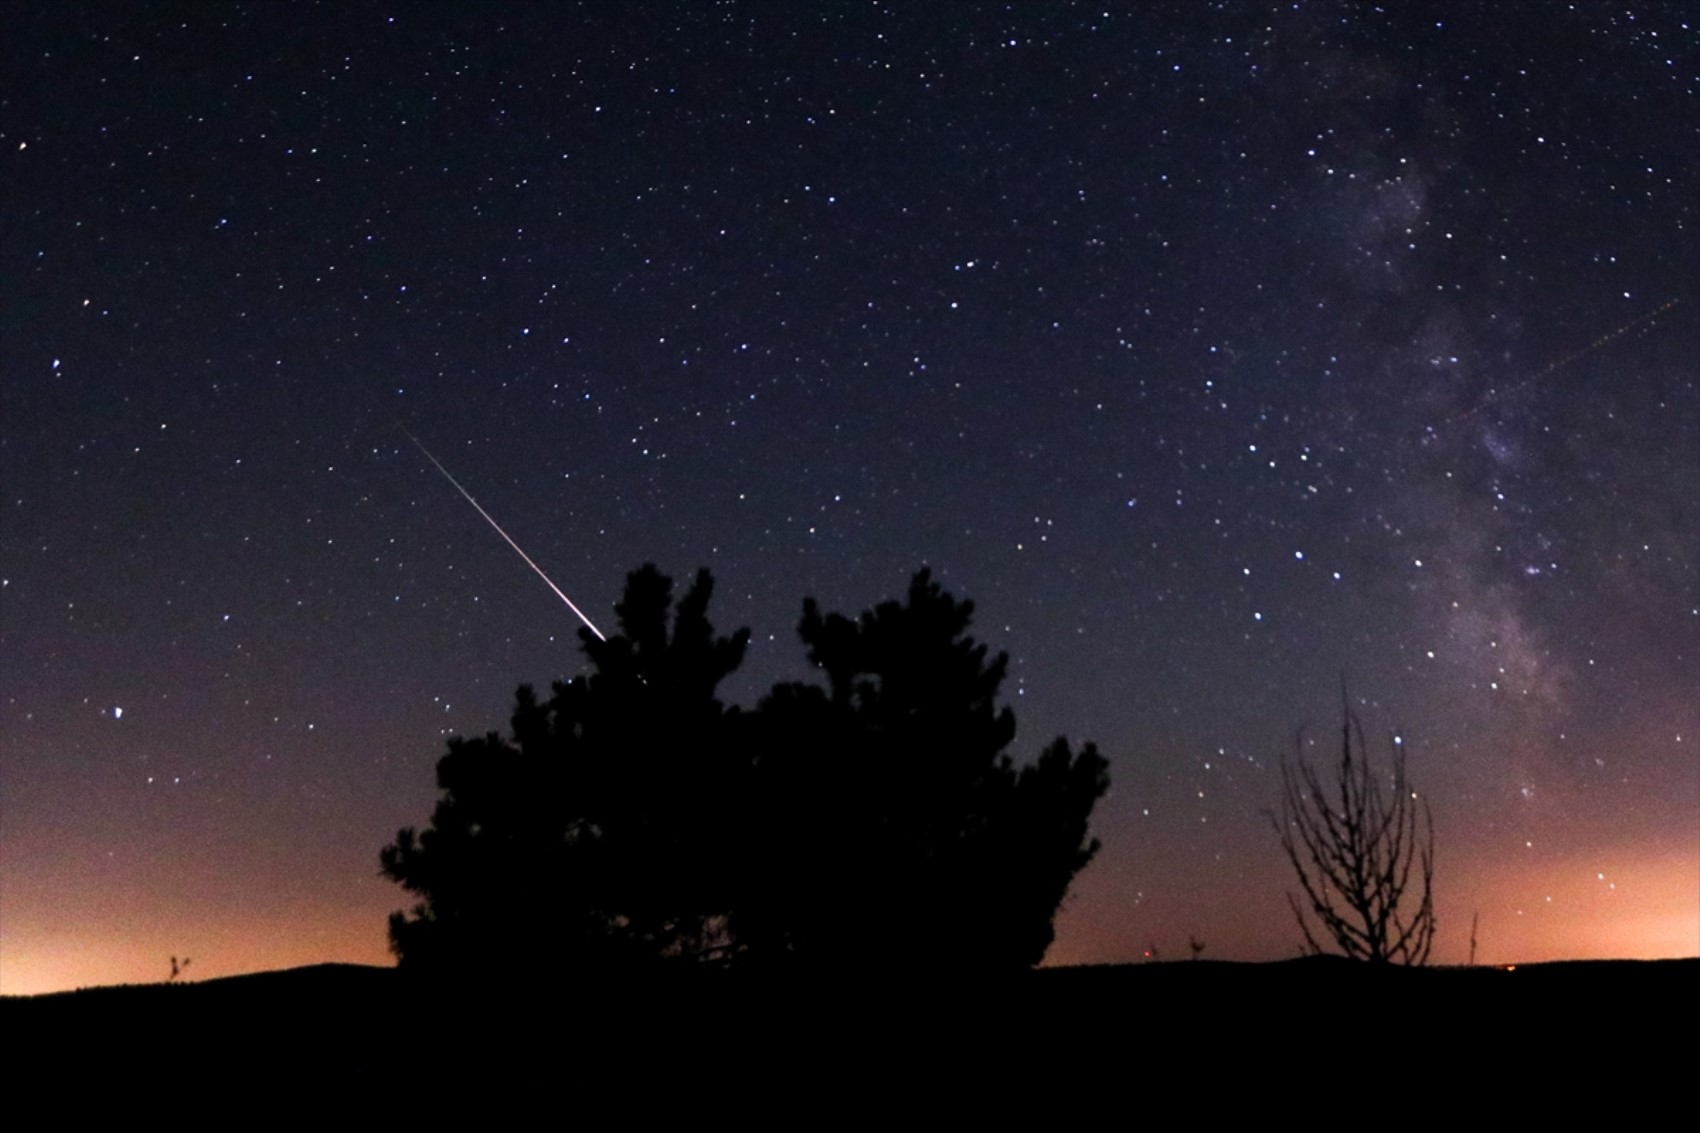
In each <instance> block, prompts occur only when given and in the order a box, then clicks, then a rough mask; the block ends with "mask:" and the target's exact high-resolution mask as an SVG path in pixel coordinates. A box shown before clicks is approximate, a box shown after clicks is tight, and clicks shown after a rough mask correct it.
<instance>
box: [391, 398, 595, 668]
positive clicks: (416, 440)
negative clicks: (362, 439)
mask: <svg viewBox="0 0 1700 1133" xmlns="http://www.w3.org/2000/svg"><path fill="white" fill-rule="evenodd" d="M395 427H396V428H398V429H400V430H401V431H402V432H403V433H406V434H407V439H408V440H410V441H412V442H413V444H414V446H415V447H416V448H418V449H419V451H420V452H422V453H424V454H425V459H426V460H429V461H430V462H431V463H432V464H434V465H436V466H437V471H438V472H441V473H442V474H443V479H445V480H447V481H448V482H449V483H451V484H453V485H454V486H455V491H457V492H459V493H460V494H461V495H463V496H465V497H466V502H467V503H469V504H471V505H472V506H473V507H474V508H477V509H478V514H479V515H481V516H483V517H484V522H485V523H488V524H489V525H490V526H491V527H493V528H495V529H496V534H498V535H500V536H501V537H502V538H503V539H505V540H506V541H507V544H508V546H510V547H512V548H513V549H514V554H516V555H518V556H519V557H520V558H522V559H524V560H525V565H526V566H528V567H530V568H531V569H532V570H534V571H536V572H537V577H538V578H541V579H542V580H543V581H544V582H546V583H548V585H549V589H551V590H553V591H554V592H555V597H557V598H559V599H560V600H561V601H563V602H565V603H566V604H567V609H569V610H571V611H572V612H573V613H575V614H577V615H578V620H579V621H581V622H583V623H584V625H585V628H586V629H588V630H590V632H591V633H594V634H595V635H596V636H597V637H598V638H600V639H601V640H603V641H607V640H608V637H607V635H606V634H604V633H603V632H602V631H601V630H599V629H597V628H596V623H595V622H593V621H591V620H590V619H589V618H587V617H585V616H584V611H583V610H581V609H579V608H578V607H577V606H575V605H573V600H572V599H571V598H568V597H567V595H566V591H564V590H562V589H561V588H560V587H559V586H556V585H555V580H554V579H552V578H550V577H549V576H548V575H546V574H544V573H543V568H542V567H540V566H538V565H537V564H536V563H534V562H532V561H531V556H530V555H528V554H526V553H525V552H524V551H522V550H520V549H519V544H518V543H516V542H514V540H513V536H511V535H509V534H508V533H507V532H506V531H503V530H502V525H501V524H499V523H497V522H496V521H495V520H494V519H492V518H490V513H489V512H487V511H485V510H484V508H483V507H482V506H481V505H480V504H479V502H478V501H477V500H475V499H473V498H472V493H471V492H469V491H467V490H466V489H465V488H463V487H461V486H460V481H459V480H456V479H455V478H454V477H453V476H451V475H449V470H448V469H447V468H444V467H443V462H442V461H440V460H438V459H437V458H436V457H434V456H432V455H431V450H430V449H428V448H426V447H425V445H424V443H423V442H421V441H420V439H419V438H418V437H416V436H414V435H413V434H412V433H409V432H408V431H407V426H406V425H403V424H402V423H401V422H400V421H397V422H396V423H395Z"/></svg>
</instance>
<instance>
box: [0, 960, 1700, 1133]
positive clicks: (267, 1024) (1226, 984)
mask: <svg viewBox="0 0 1700 1133" xmlns="http://www.w3.org/2000/svg"><path fill="white" fill-rule="evenodd" d="M1697 992H1700V960H1672V961H1649V962H1583V963H1566V964H1539V965H1529V966H1522V967H1518V968H1517V969H1515V970H1509V971H1508V970H1503V969H1448V968H1437V969H1426V970H1418V971H1408V970H1394V971H1372V970H1369V969H1367V968H1364V967H1361V966H1358V965H1354V964H1350V963H1346V962H1343V961H1330V960H1300V961H1291V962H1287V963H1279V964H1232V963H1218V962H1210V961H1199V962H1180V963H1165V964H1145V965H1131V966H1116V967H1092V968H1062V969H1046V970H1041V971H1035V972H1027V973H1022V974H1020V976H1019V977H1017V978H1006V979H1000V980H988V979H979V980H951V979H946V978H927V979H911V980H902V981H898V980H893V979H890V978H884V979H881V980H877V981H876V980H870V979H863V980H857V979H855V978H848V977H847V978H838V979H831V980H824V979H800V978H796V977H791V976H788V977H779V976H773V975H769V976H765V977H757V976H753V975H740V974H737V973H729V972H714V973H708V972H703V973H691V974H684V975H680V976H677V977H674V978H668V979H662V980H657V979H647V980H624V981H611V980H604V981H600V982H585V983H571V982H567V983H559V984H554V985H549V986H544V985H539V984H537V983H535V982H528V981H520V980H517V979H512V978H510V979H501V978H496V977H492V978H489V979H485V980H480V981H479V982H478V983H476V984H474V985H472V986H461V987H456V988H448V987H442V986H437V985H429V984H421V983H418V982H415V981H412V980H409V979H408V978H407V977H405V976H404V975H402V974H401V973H399V972H397V971H395V970H393V969H384V968H367V967H357V966H350V965H334V964H331V965H322V966H318V967H311V968H299V969H295V970H292V971H284V972H269V973H262V974H258V975H251V976H239V977H234V978H230V979H220V980H209V981H206V982H204V983H190V984H177V985H163V984H158V985H147V986H127V987H111V988H94V989H90V990H85V991H76V992H66V993H61V994H56V995H47V996H37V997H31V998H19V997H11V998H0V1040H3V1042H4V1047H5V1054H4V1060H3V1065H4V1067H5V1077H6V1079H7V1081H8V1082H9V1083H11V1086H10V1088H9V1089H8V1090H7V1093H8V1094H9V1095H10V1096H11V1097H12V1098H13V1099H18V1098H25V1097H30V1096H32V1095H33V1096H41V1097H51V1098H57V1099H61V1100H62V1101H64V1102H67V1103H69V1104H71V1105H72V1106H73V1108H74V1107H75V1106H77V1105H83V1106H88V1105H94V1106H97V1107H98V1106H103V1105H105V1104H108V1103H115V1104H119V1106H120V1108H124V1107H128V1106H130V1105H131V1104H132V1103H134V1104H136V1105H139V1106H141V1107H142V1108H143V1109H146V1108H148V1107H149V1106H151V1105H154V1104H157V1103H159V1102H160V1101H161V1100H163V1099H176V1100H175V1103H174V1104H176V1105H179V1106H182V1105H185V1104H187V1105H191V1106H192V1105H193V1104H194V1103H196V1102H201V1101H212V1100H214V1099H220V1098H222V1099H226V1100H227V1101H229V1102H231V1103H234V1104H239V1105H244V1106H246V1105H250V1104H252V1103H253V1102H254V1101H256V1100H257V1099H267V1098H269V1099H272V1100H273V1101H275V1102H276V1103H277V1104H280V1105H284V1106H293V1105H296V1104H306V1105H323V1106H329V1107H331V1108H332V1109H340V1108H341V1107H343V1106H346V1105H353V1104H359V1105H364V1104H369V1103H373V1102H376V1103H379V1104H384V1105H388V1104H391V1103H394V1104H397V1105H401V1106H404V1107H406V1106H413V1105H417V1104H420V1103H421V1102H422V1101H424V1102H426V1103H428V1104H429V1105H430V1106H432V1107H434V1109H435V1110H436V1111H438V1115H439V1116H446V1115H447V1114H449V1113H450V1112H452V1113H454V1114H457V1115H460V1116H469V1115H470V1116H475V1117H476V1116H486V1117H494V1116H497V1115H500V1114H502V1113H504V1112H507V1111H509V1110H511V1111H512V1113H511V1114H510V1115H511V1116H521V1115H522V1114H523V1113H524V1111H526V1110H527V1109H530V1108H533V1107H535V1106H537V1105H539V1104H548V1105H550V1106H551V1107H556V1106H562V1105H564V1106H567V1107H568V1108H569V1109H571V1108H572V1107H573V1106H577V1105H581V1104H582V1105H591V1104H592V1103H593V1100H594V1104H596V1105H598V1106H602V1105H612V1106H614V1107H616V1108H617V1109H621V1110H623V1111H625V1112H628V1113H631V1112H637V1111H643V1110H648V1109H652V1108H654V1107H658V1106H659V1107H668V1108H671V1107H685V1108H687V1109H696V1108H698V1107H702V1108H703V1111H704V1112H705V1113H706V1112H709V1111H713V1112H720V1113H722V1114H741V1115H743V1118H744V1119H747V1120H750V1121H754V1120H756V1115H757V1114H760V1113H771V1114H773V1115H774V1116H782V1117H789V1118H793V1119H803V1118H809V1117H814V1116H819V1117H827V1116H828V1115H829V1114H830V1113H831V1112H833V1111H834V1110H835V1108H844V1107H848V1108H851V1109H858V1108H864V1107H868V1108H885V1107H900V1108H906V1109H911V1110H914V1109H916V1108H917V1107H919V1109H921V1110H925V1111H927V1112H931V1113H934V1114H935V1115H938V1116H942V1115H944V1114H946V1113H969V1112H977V1113H980V1114H988V1113H989V1114H992V1115H996V1114H997V1113H998V1111H999V1110H1000V1109H1001V1108H1003V1107H1004V1106H1006V1105H1007V1106H1016V1105H1024V1104H1031V1103H1034V1102H1037V1103H1038V1104H1039V1105H1040V1106H1041V1107H1042V1108H1048V1109H1050V1110H1052V1111H1053V1112H1057V1113H1061V1112H1084V1109H1086V1108H1091V1107H1092V1106H1096V1105H1098V1104H1100V1103H1101V1102H1103V1103H1107V1104H1109V1105H1111V1106H1115V1107H1118V1108H1120V1107H1126V1106H1143V1105H1146V1104H1158V1103H1160V1104H1161V1105H1163V1106H1167V1107H1173V1106H1176V1105H1179V1106H1181V1107H1182V1109H1181V1110H1180V1111H1178V1112H1177V1111H1172V1110H1171V1112H1176V1117H1177V1118H1179V1117H1180V1116H1181V1114H1183V1113H1184V1114H1190V1115H1191V1116H1192V1117H1193V1118H1197V1119H1199V1120H1204V1119H1207V1118H1208V1117H1209V1116H1210V1115H1211V1114H1224V1115H1225V1114H1233V1113H1238V1114H1248V1115H1256V1114H1260V1113H1261V1114H1267V1115H1269V1116H1270V1117H1271V1118H1274V1117H1277V1116H1281V1115H1285V1116H1288V1117H1291V1116H1296V1115H1300V1114H1304V1113H1307V1112H1308V1113H1310V1114H1311V1115H1312V1116H1313V1117H1314V1118H1316V1119H1317V1120H1318V1121H1321V1120H1322V1118H1323V1117H1324V1115H1325V1114H1326V1113H1327V1112H1329V1109H1328V1107H1330V1106H1333V1105H1336V1104H1338V1103H1339V1102H1341V1101H1342V1100H1343V1099H1351V1098H1358V1099H1362V1100H1365V1101H1368V1102H1370V1103H1372V1104H1373V1108H1374V1111H1375V1112H1377V1113H1379V1114H1380V1115H1381V1117H1383V1118H1395V1117H1398V1116H1399V1115H1404V1116H1406V1117H1409V1118H1411V1119H1413V1120H1422V1121H1424V1122H1428V1121H1435V1120H1442V1119H1445V1118H1446V1115H1445V1114H1443V1113H1440V1112H1438V1111H1437V1110H1435V1108H1434V1107H1435V1106H1436V1104H1437V1099H1440V1098H1450V1099H1451V1100H1452V1101H1453V1102H1455V1103H1456V1104H1458V1105H1460V1106H1463V1107H1464V1108H1463V1109H1460V1110H1458V1111H1457V1112H1455V1113H1454V1114H1453V1116H1454V1117H1461V1116H1464V1115H1465V1114H1466V1113H1467V1112H1469V1111H1470V1107H1472V1106H1474V1107H1477V1110H1478V1111H1477V1112H1475V1113H1474V1117H1475V1118H1476V1119H1478V1120H1490V1119H1492V1118H1493V1117H1494V1116H1495V1115H1499V1114H1502V1115H1503V1116H1505V1117H1506V1118H1507V1119H1509V1118H1511V1117H1512V1116H1513V1115H1514V1114H1516V1115H1521V1116H1522V1117H1525V1118H1526V1117H1528V1116H1529V1115H1531V1114H1533V1113H1545V1114H1555V1115H1563V1114H1566V1113H1570V1114H1572V1115H1578V1114H1580V1113H1582V1112H1597V1113H1599V1114H1601V1115H1602V1116H1610V1115H1614V1114H1615V1120H1617V1121H1622V1120H1623V1119H1625V1118H1628V1117H1630V1116H1631V1115H1633V1114H1635V1113H1639V1112H1642V1107H1643V1106H1644V1105H1653V1106H1658V1105H1664V1104H1680V1105H1682V1106H1684V1107H1685V1108H1686V1107H1687V1106H1689V1105H1690V1104H1691V1102H1692V1097H1693V1088H1694V1080H1695V1075H1696V1070H1695V1067H1696V1064H1697V1058H1700V1041H1697V1038H1696V1034H1697V1031H1696V1008H1697V1007H1700V995H1697V994H1696V993H1697ZM1017 1099H1021V1100H1020V1101H1018V1100H1017ZM1684 1099H1686V1100H1684ZM1319 1107H1320V1108H1319ZM1481 1107H1486V1108H1485V1109H1482V1108H1481ZM1575 1107H1581V1108H1580V1109H1576V1108H1575ZM138 1112H139V1111H138ZM1366 1116H1367V1115H1366ZM1189 1120H1190V1119H1189ZM1301 1120H1302V1118H1301ZM1306 1123H1307V1124H1309V1122H1306ZM1394 1123H1395V1125H1399V1124H1403V1122H1401V1121H1395V1122H1394ZM1447 1123H1450V1120H1449V1119H1447ZM1470 1123H1471V1124H1476V1123H1477V1121H1476V1120H1472V1121H1471V1122H1470Z"/></svg>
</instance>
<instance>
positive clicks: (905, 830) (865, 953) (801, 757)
mask: <svg viewBox="0 0 1700 1133" xmlns="http://www.w3.org/2000/svg"><path fill="white" fill-rule="evenodd" d="M712 593H713V582H712V579H711V578H710V576H709V575H708V573H707V572H706V571H703V572H699V574H698V575H697V577H696V580H695V582H694V583H693V584H692V586H691V587H690V589H689V590H688V591H687V592H686V594H685V595H684V597H683V599H682V600H681V601H679V602H678V604H677V607H676V608H675V606H674V603H673V589H672V584H671V582H670V580H669V579H667V578H666V577H665V576H664V575H662V574H661V573H660V572H659V571H658V570H656V569H655V568H654V567H653V566H645V567H644V568H642V569H641V570H638V571H635V572H633V573H632V574H631V575H629V576H628V578H627V581H626V590H625V596H624V599H623V600H622V602H621V603H620V604H619V606H618V607H617V608H616V609H617V613H618V616H619V632H618V633H617V634H616V635H615V636H612V637H610V638H609V639H608V640H606V641H602V640H600V639H598V638H596V637H595V636H594V635H592V634H591V633H589V632H588V631H583V632H581V635H580V636H581V641H582V643H583V647H584V651H585V654H586V657H587V659H588V660H589V662H590V671H589V672H587V673H586V674H584V675H582V676H579V677H575V678H573V679H571V680H568V681H564V682H557V683H556V684H555V685H554V687H553V692H552V695H551V696H550V698H549V699H548V700H547V701H540V700H538V698H537V697H536V695H535V694H534V693H533V692H532V691H531V689H530V688H528V687H522V688H521V689H520V690H519V693H518V697H517V704H516V707H515V711H514V715H513V721H512V735H511V737H510V738H503V737H500V736H498V735H496V734H495V733H491V734H488V735H486V736H483V737H481V738H476V739H467V738H457V739H454V740H451V741H450V743H449V750H448V753H447V754H446V755H445V756H444V757H443V758H442V759H441V761H440V762H439V764H438V768H437V777H438V784H439V786H440V787H441V788H442V791H443V795H442V797H441V799H440V800H439V802H438V803H437V805H436V809H435V810H434V812H433V814H432V818H431V824H430V825H429V826H428V827H427V828H426V829H425V830H424V831H423V832H419V831H415V830H414V829H411V828H409V829H404V830H402V831H400V832H399V833H398V834H397V837H396V840H395V842H393V843H392V844H390V845H389V846H386V847H385V848H384V850H383V852H382V854H381V861H382V865H383V872H384V874H385V876H387V877H389V878H391V879H392V880H394V881H396V882H397V883H399V884H400V885H402V886H403V887H404V888H405V889H407V890H408V891H410V892H411V893H413V894H414V895H415V896H417V897H418V898H419V902H418V904H416V905H415V907H414V908H413V910H412V912H411V913H407V914H404V913H400V912H398V913H395V914H394V915H392V917H391V918H390V941H391V946H392V948H393V950H394V951H395V952H396V954H397V956H398V958H399V959H400V960H401V962H402V963H403V965H404V966H406V967H416V968H421V969H435V970H449V971H461V972H467V971H472V970H475V969H478V968H480V967H486V966H490V965H498V964H500V965H509V966H511V965H513V964H515V963H518V964H521V965H523V966H525V967H527V968H532V969H533V970H536V969H541V968H545V967H558V966H559V965H561V964H562V963H567V964H572V963H577V962H583V963H589V964H619V963H635V962H649V961H658V960H709V959H721V960H729V961H735V962H738V963H740V964H747V965H758V964H762V963H767V964H776V965H777V964H788V965H796V966H808V967H824V966H828V965H831V966H838V965H859V966H862V967H891V966H897V965H910V966H914V965H922V966H928V967H932V966H953V967H958V968H1014V967H1026V966H1031V965H1033V964H1036V963H1037V962H1038V961H1039V960H1040V959H1041V958H1043V956H1044V953H1045V949H1046V948H1047V947H1048V946H1049V944H1050V942H1051V938H1052V928H1051V924H1052V920H1053V918H1054V916H1055V913H1056V910H1057V908H1058V906H1059V905H1060V904H1061V902H1062V900H1063V898H1064V896H1065V895H1066V892H1067V889H1068V886H1069V884H1070V883H1071V882H1072V880H1073V878H1074V876H1075V875H1076V874H1077V873H1078V872H1079V871H1080V869H1082V868H1083V867H1084V866H1085V865H1086V864H1087V863H1088V862H1089V861H1090V860H1091V858H1092V856H1093V854H1094V853H1095V852H1096V850H1097V848H1098V842H1097V840H1096V839H1093V838H1091V837H1089V835H1088V833H1087V823H1088V819H1089V817H1090V814H1091V811H1092V808H1093V806H1094V805H1095V803H1096V802H1097V800H1098V798H1100V797H1101V796H1102V795H1103V794H1104V792H1105V790H1106V789H1107V788H1108V768H1107V764H1106V762H1105V761H1104V759H1103V758H1102V757H1101V756H1099V755H1098V753H1097V751H1096V749H1095V748H1094V747H1093V746H1092V745H1090V744H1087V745H1086V746H1085V747H1084V748H1083V749H1082V750H1081V751H1080V752H1078V753H1075V752H1074V751H1073V750H1072V749H1071V747H1070V745H1069V744H1068V742H1067V741H1066V740H1062V739H1059V740H1057V741H1055V742H1054V743H1052V744H1051V745H1050V746H1049V747H1047V748H1046V749H1045V750H1044V751H1043V753H1042V754H1041V755H1040V757H1039V759H1038V761H1037V762H1036V763H1033V764H1030V765H1026V766H1019V767H1018V766H1017V765H1016V764H1015V763H1014V762H1013V761H1012V759H1011V758H1010V756H1009V754H1008V749H1009V747H1010V745H1011V743H1012V742H1013V739H1014V736H1015V717H1014V714H1013V713H1012V712H1011V711H1010V710H1009V708H1007V707H1001V706H1000V705H999V704H998V700H997V697H998V692H999V689H1000V687H1001V685H1002V682H1003V679H1004V675H1005V672H1006V669H1007V664H1008V661H1007V657H1005V656H1004V655H1003V654H999V655H997V656H996V657H990V658H989V657H988V651H987V647H986V646H985V645H983V644H980V643H978V642H976V641H975V640H974V639H973V638H972V637H971V636H969V634H968V626H969V622H970V618H971V615H972V611H973V607H972V605H971V604H970V603H968V602H959V601H957V600H955V599H953V598H952V597H951V596H950V595H949V594H947V593H946V592H945V591H944V590H943V589H942V588H941V587H940V586H939V585H938V584H937V583H936V582H934V581H933V580H932V578H931V576H930V574H929V573H928V572H926V571H922V572H921V573H919V574H917V575H916V576H915V578H914V580H913V581H912V583H911V584H910V587H909V592H908V595H907V598H906V600H905V601H903V602H895V601H892V602H885V603H882V604H880V605H878V606H876V607H875V608H874V609H872V610H869V611H867V612H865V613H863V614H862V615H861V616H860V617H859V618H856V619H851V618H847V617H844V616H842V615H838V614H829V615H823V614H822V613H821V611H820V609H819V608H818V606H817V604H816V603H815V602H814V601H813V600H812V599H811V600H808V601H806V602H805V603H804V611H803V619H802V623H801V626H800V627H799V632H800V634H801V637H802V640H803V643H804V645H805V646H806V648H807V655H808V658H809V660H810V662H811V663H812V664H813V665H814V666H815V667H816V669H817V670H818V671H819V672H821V673H822V674H823V675H824V676H825V678H826V686H825V687H824V688H823V687H820V686H818V685H811V684H802V683H788V684H781V685H779V686H776V687H775V688H774V689H773V690H772V692H771V693H770V694H769V695H768V696H767V697H765V698H763V700H762V701H761V703H760V705H759V706H758V708H757V709H756V710H755V711H753V712H744V711H740V710H739V709H736V708H728V707H727V706H725V705H724V704H722V703H721V701H720V700H719V698H718V695H717V690H718V687H719V685H720V683H721V681H723V680H724V679H725V678H726V677H727V676H728V675H729V674H731V673H732V672H734V671H735V670H736V668H737V667H738V665H739V663H740V661H741V660H742V658H743V654H744V648H745V645H746V643H747V641H748V631H747V630H740V631H738V632H737V633H735V634H733V635H732V636H730V637H721V636H718V635H717V634H716V632H715V630H714V628H713V626H712V624H711V623H710V622H709V619H708V604H709V599H710V598H711V596H712Z"/></svg>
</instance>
